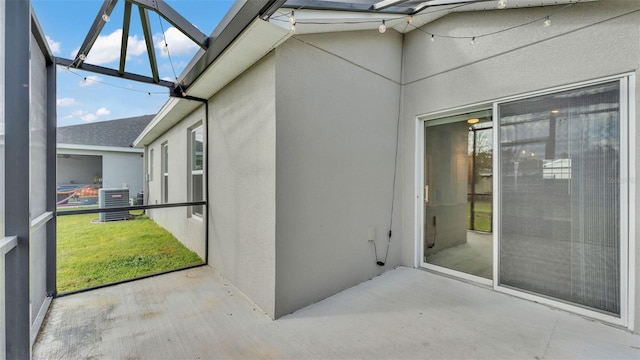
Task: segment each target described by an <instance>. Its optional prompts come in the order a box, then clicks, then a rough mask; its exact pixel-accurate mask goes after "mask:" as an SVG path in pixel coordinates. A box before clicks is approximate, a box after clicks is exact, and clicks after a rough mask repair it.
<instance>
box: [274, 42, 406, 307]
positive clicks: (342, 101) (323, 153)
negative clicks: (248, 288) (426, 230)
mask: <svg viewBox="0 0 640 360" xmlns="http://www.w3.org/2000/svg"><path fill="white" fill-rule="evenodd" d="M401 58H402V35H400V34H399V33H397V32H395V31H392V30H391V31H387V32H386V33H385V34H380V33H378V32H377V31H358V32H344V33H338V34H317V35H304V36H302V35H301V36H297V37H295V38H293V39H290V40H288V41H287V42H286V43H285V44H283V45H281V46H280V47H278V48H277V50H276V80H275V82H276V117H277V124H276V127H277V145H276V148H277V153H276V164H277V165H276V168H277V174H276V184H277V185H276V195H277V196H276V213H277V217H276V219H277V225H276V226H277V227H276V317H279V316H282V315H285V314H288V313H290V312H292V311H295V310H297V309H300V308H302V307H304V306H307V305H309V304H311V303H314V302H316V301H319V300H321V299H324V298H326V297H328V296H331V295H333V294H335V293H337V292H339V291H341V290H343V289H346V288H348V287H351V286H353V285H356V284H358V283H360V282H362V281H365V280H367V279H370V278H372V277H374V276H376V275H379V274H380V273H382V272H383V271H385V270H387V269H390V268H393V267H395V266H397V265H398V264H399V263H400V253H401V248H400V245H401V243H400V239H401V236H402V235H401V232H400V211H399V210H400V206H399V201H400V196H397V197H396V204H395V205H396V207H395V211H394V218H393V237H392V239H391V246H390V249H389V255H388V258H387V261H386V265H385V266H383V267H380V266H378V265H376V259H375V256H374V248H373V244H372V243H371V242H369V241H368V235H369V227H373V228H375V233H376V236H375V238H376V244H377V250H378V259H379V260H384V256H385V252H386V248H387V239H388V236H387V234H388V232H389V225H390V221H391V219H390V215H391V201H392V188H393V176H394V155H395V144H396V126H397V119H398V111H399V106H400V103H399V101H400V83H401V67H400V65H401ZM397 184H400V181H399V179H398V182H397ZM398 194H399V191H398Z"/></svg>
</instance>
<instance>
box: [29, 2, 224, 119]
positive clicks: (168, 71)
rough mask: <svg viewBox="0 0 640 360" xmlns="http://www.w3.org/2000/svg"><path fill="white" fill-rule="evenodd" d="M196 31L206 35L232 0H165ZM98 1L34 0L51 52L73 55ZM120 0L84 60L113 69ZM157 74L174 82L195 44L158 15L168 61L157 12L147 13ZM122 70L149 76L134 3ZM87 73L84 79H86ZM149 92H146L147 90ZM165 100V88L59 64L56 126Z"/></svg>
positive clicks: (150, 109) (154, 106)
mask: <svg viewBox="0 0 640 360" xmlns="http://www.w3.org/2000/svg"><path fill="white" fill-rule="evenodd" d="M165 2H166V3H167V4H168V5H170V6H171V7H173V8H174V9H175V10H177V11H178V12H179V13H180V14H182V16H183V17H185V18H186V19H187V20H189V21H190V22H191V23H192V24H194V25H195V26H196V27H197V28H198V29H200V31H202V32H203V33H205V34H207V35H209V34H210V33H211V32H212V31H213V29H214V28H215V26H216V25H217V24H218V22H219V21H220V20H221V19H222V17H223V16H224V15H225V14H226V12H227V11H228V9H229V8H230V7H231V5H232V4H233V2H234V0H165ZM102 3H103V1H102V0H32V5H33V8H34V9H35V12H36V14H37V16H38V20H39V21H40V25H41V26H42V28H43V30H44V33H45V34H46V36H47V41H48V42H49V46H50V47H51V49H52V51H53V52H54V55H55V56H59V57H64V58H67V59H73V58H74V55H75V51H77V49H78V48H79V47H80V45H81V44H82V42H83V40H84V38H85V36H86V34H87V32H88V31H89V29H90V27H91V24H92V23H93V20H94V19H95V17H96V15H97V14H98V11H99V10H100V7H101V6H102ZM123 9H124V0H120V1H118V3H117V5H116V7H115V9H114V11H113V13H112V14H111V20H110V21H109V22H108V23H107V24H106V25H105V27H104V28H103V30H102V32H101V33H100V37H99V38H98V40H97V41H96V43H95V45H94V46H93V48H92V50H91V52H90V53H89V55H88V57H87V60H86V62H87V63H92V64H96V65H100V66H104V67H108V68H112V69H117V68H118V64H119V54H120V41H121V34H122V19H123ZM149 21H150V23H151V28H152V31H153V34H154V44H155V45H156V48H155V51H156V58H157V61H158V71H159V73H160V77H161V78H164V79H166V80H170V81H173V79H174V72H173V70H172V64H173V68H175V73H176V74H177V75H180V73H181V72H182V70H183V69H184V67H185V66H186V65H187V63H188V62H189V61H190V60H191V58H192V57H193V55H194V54H195V53H196V52H197V50H198V47H197V46H196V45H195V44H194V43H192V42H191V41H190V40H189V39H187V38H186V37H184V36H183V35H182V34H181V33H180V32H179V31H177V30H176V29H175V28H173V27H172V26H171V24H169V23H168V22H167V21H166V20H164V19H162V26H163V28H164V34H165V37H166V39H167V43H168V45H169V53H170V54H171V60H172V61H171V62H170V61H169V57H168V56H167V53H166V51H162V44H163V31H162V28H161V26H160V21H159V16H158V15H157V14H156V13H154V12H149ZM127 58H128V59H127V63H126V71H127V72H132V73H136V74H141V75H147V76H150V75H151V70H150V66H149V60H148V57H147V54H146V46H145V43H144V36H143V34H142V30H141V27H140V17H139V15H138V11H137V7H136V6H135V5H134V7H133V11H132V16H131V30H130V32H129V46H128V55H127ZM85 77H86V78H87V80H86V81H85V80H84V78H85ZM149 92H150V93H151V96H149V94H148V93H149ZM167 99H168V90H166V88H163V87H159V86H152V85H147V84H142V83H137V82H133V81H128V80H122V79H118V78H113V77H108V76H104V75H101V74H94V73H88V72H83V71H79V70H73V69H71V70H70V71H67V70H66V69H65V68H61V67H58V94H57V104H58V126H67V125H75V124H83V123H88V122H95V121H104V120H112V119H118V118H124V117H129V116H138V115H144V114H154V113H156V112H157V111H158V110H160V108H161V107H162V104H164V102H165V101H166V100H167Z"/></svg>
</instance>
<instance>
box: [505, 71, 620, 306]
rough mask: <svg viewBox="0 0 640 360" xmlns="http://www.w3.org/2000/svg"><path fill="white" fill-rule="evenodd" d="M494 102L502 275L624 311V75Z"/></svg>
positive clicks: (528, 287)
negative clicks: (621, 270)
mask: <svg viewBox="0 0 640 360" xmlns="http://www.w3.org/2000/svg"><path fill="white" fill-rule="evenodd" d="M498 110H499V111H498V115H499V116H498V123H499V149H500V163H499V170H498V174H499V181H500V183H499V187H500V213H499V226H500V238H499V282H500V285H502V286H507V287H513V288H516V289H519V290H523V291H527V292H532V293H536V294H539V295H543V296H546V297H551V298H555V299H559V300H562V301H566V302H570V303H574V304H578V305H581V306H583V307H587V308H591V309H595V310H598V311H601V312H605V313H610V314H614V315H620V308H621V305H620V242H621V235H620V223H621V211H620V210H621V202H620V189H621V186H626V184H625V183H624V181H621V176H620V174H621V172H620V152H621V141H620V118H621V116H620V82H619V81H613V82H609V83H604V84H598V85H593V86H589V87H584V88H580V89H574V90H569V91H563V92H558V93H553V94H548V95H543V96H537V97H532V98H529V99H524V100H518V101H513V102H508V103H503V104H500V105H499V106H498Z"/></svg>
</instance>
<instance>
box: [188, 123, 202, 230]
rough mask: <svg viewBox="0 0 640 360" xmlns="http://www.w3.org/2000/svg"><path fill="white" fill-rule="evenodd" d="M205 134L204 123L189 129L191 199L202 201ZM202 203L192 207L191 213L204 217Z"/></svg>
mask: <svg viewBox="0 0 640 360" xmlns="http://www.w3.org/2000/svg"><path fill="white" fill-rule="evenodd" d="M203 139H204V135H203V130H202V125H199V126H198V127H196V128H193V129H191V130H190V131H189V187H190V191H189V200H190V201H202V200H203V199H204V196H203V191H202V190H203V168H204V146H203V145H204V142H203ZM202 210H203V207H202V205H196V206H192V207H191V215H194V216H199V217H202Z"/></svg>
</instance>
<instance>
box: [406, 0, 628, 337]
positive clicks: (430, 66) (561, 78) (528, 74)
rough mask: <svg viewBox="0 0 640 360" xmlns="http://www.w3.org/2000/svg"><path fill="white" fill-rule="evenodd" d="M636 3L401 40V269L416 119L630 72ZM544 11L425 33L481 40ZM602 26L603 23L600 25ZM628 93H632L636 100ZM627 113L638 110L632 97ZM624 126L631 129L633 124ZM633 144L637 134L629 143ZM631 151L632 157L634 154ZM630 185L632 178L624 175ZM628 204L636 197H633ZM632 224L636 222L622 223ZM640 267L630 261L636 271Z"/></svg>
mask: <svg viewBox="0 0 640 360" xmlns="http://www.w3.org/2000/svg"><path fill="white" fill-rule="evenodd" d="M637 7H638V2H636V1H600V2H594V3H583V4H577V5H575V6H573V7H571V8H569V9H567V10H565V11H563V12H561V13H558V14H557V15H555V16H553V17H552V21H553V25H552V26H550V27H548V28H544V27H542V26H541V24H536V25H531V26H525V27H522V28H520V29H517V30H512V31H508V32H504V33H501V34H498V35H494V36H489V37H483V38H480V39H477V40H476V44H475V45H473V46H471V45H470V44H469V41H468V40H450V39H444V38H438V39H437V40H436V41H435V42H431V41H430V38H429V37H428V36H427V35H425V34H424V33H422V32H419V31H413V32H411V33H409V34H408V35H407V36H406V38H405V47H404V51H405V57H404V76H405V78H404V83H405V84H406V85H405V87H404V95H405V98H404V106H403V117H402V124H403V132H402V143H403V144H404V148H403V152H402V161H403V180H402V188H403V195H402V199H403V201H402V206H403V209H402V211H403V215H404V217H403V224H402V228H403V235H404V237H403V244H402V264H404V265H407V266H414V265H415V264H416V261H417V257H418V256H419V255H418V254H417V253H416V251H415V248H416V246H415V244H416V232H415V228H416V216H415V210H414V209H415V206H416V189H419V188H421V186H422V184H418V183H417V181H416V174H415V164H416V160H417V161H421V160H420V159H417V158H416V144H415V139H416V117H417V116H419V115H423V114H429V113H434V112H439V111H445V110H449V109H454V108H458V107H463V106H466V105H471V104H478V103H483V102H487V103H490V102H491V101H493V100H496V99H500V98H503V97H507V96H512V95H518V94H523V93H527V92H531V91H536V90H544V89H549V88H553V87H557V86H561V85H568V84H574V83H578V82H582V81H587V80H593V79H598V78H602V77H607V76H612V75H617V74H623V73H627V72H634V73H636V72H637V69H638V64H639V63H640V62H639V60H640V59H639V57H640V31H639V30H640V27H639V25H638V24H640V13H638V12H634V13H632V14H629V15H623V14H625V13H628V12H632V11H634V10H636V9H637ZM549 11H550V8H548V7H546V8H531V9H513V10H499V11H487V12H483V13H459V14H452V15H447V16H446V17H444V18H442V19H440V20H438V21H436V22H434V23H432V24H430V25H428V26H426V27H425V30H426V31H429V32H432V33H436V34H443V35H446V34H448V35H468V34H472V35H473V34H477V33H488V32H492V31H496V30H499V29H504V28H507V27H509V26H513V25H514V24H521V23H524V22H526V21H529V20H531V19H535V18H540V17H543V16H545V15H546V14H548V13H549ZM607 19H610V20H607ZM639 90H640V89H638V88H637V87H636V89H635V91H636V94H638V93H640V92H639ZM634 104H635V107H636V108H638V100H637V95H636V99H635V102H634ZM631 121H634V122H637V115H636V118H632V119H631ZM634 140H635V143H636V144H638V143H640V142H639V141H638V140H639V139H638V135H637V134H636V138H635V139H634ZM630 151H631V152H634V153H636V154H637V153H638V149H637V148H631V149H630ZM631 177H632V178H636V179H637V176H634V175H633V174H632V175H631ZM634 200H635V201H636V203H638V201H640V198H638V196H637V195H636V198H635V199H634ZM630 222H635V223H638V219H630ZM638 230H640V229H638V228H636V233H635V234H632V238H631V242H633V243H635V244H636V245H635V247H636V252H635V257H636V259H640V246H638V241H637V239H638V238H639V235H640V234H638ZM638 263H640V262H639V261H637V260H636V264H638ZM631 272H632V273H634V275H635V279H636V289H635V299H636V305H635V314H636V315H635V323H636V329H635V331H636V332H637V331H638V328H639V326H638V325H640V306H639V305H640V301H638V300H639V299H640V292H639V291H640V287H639V286H637V280H638V279H640V267H638V266H636V267H635V268H632V269H631Z"/></svg>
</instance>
